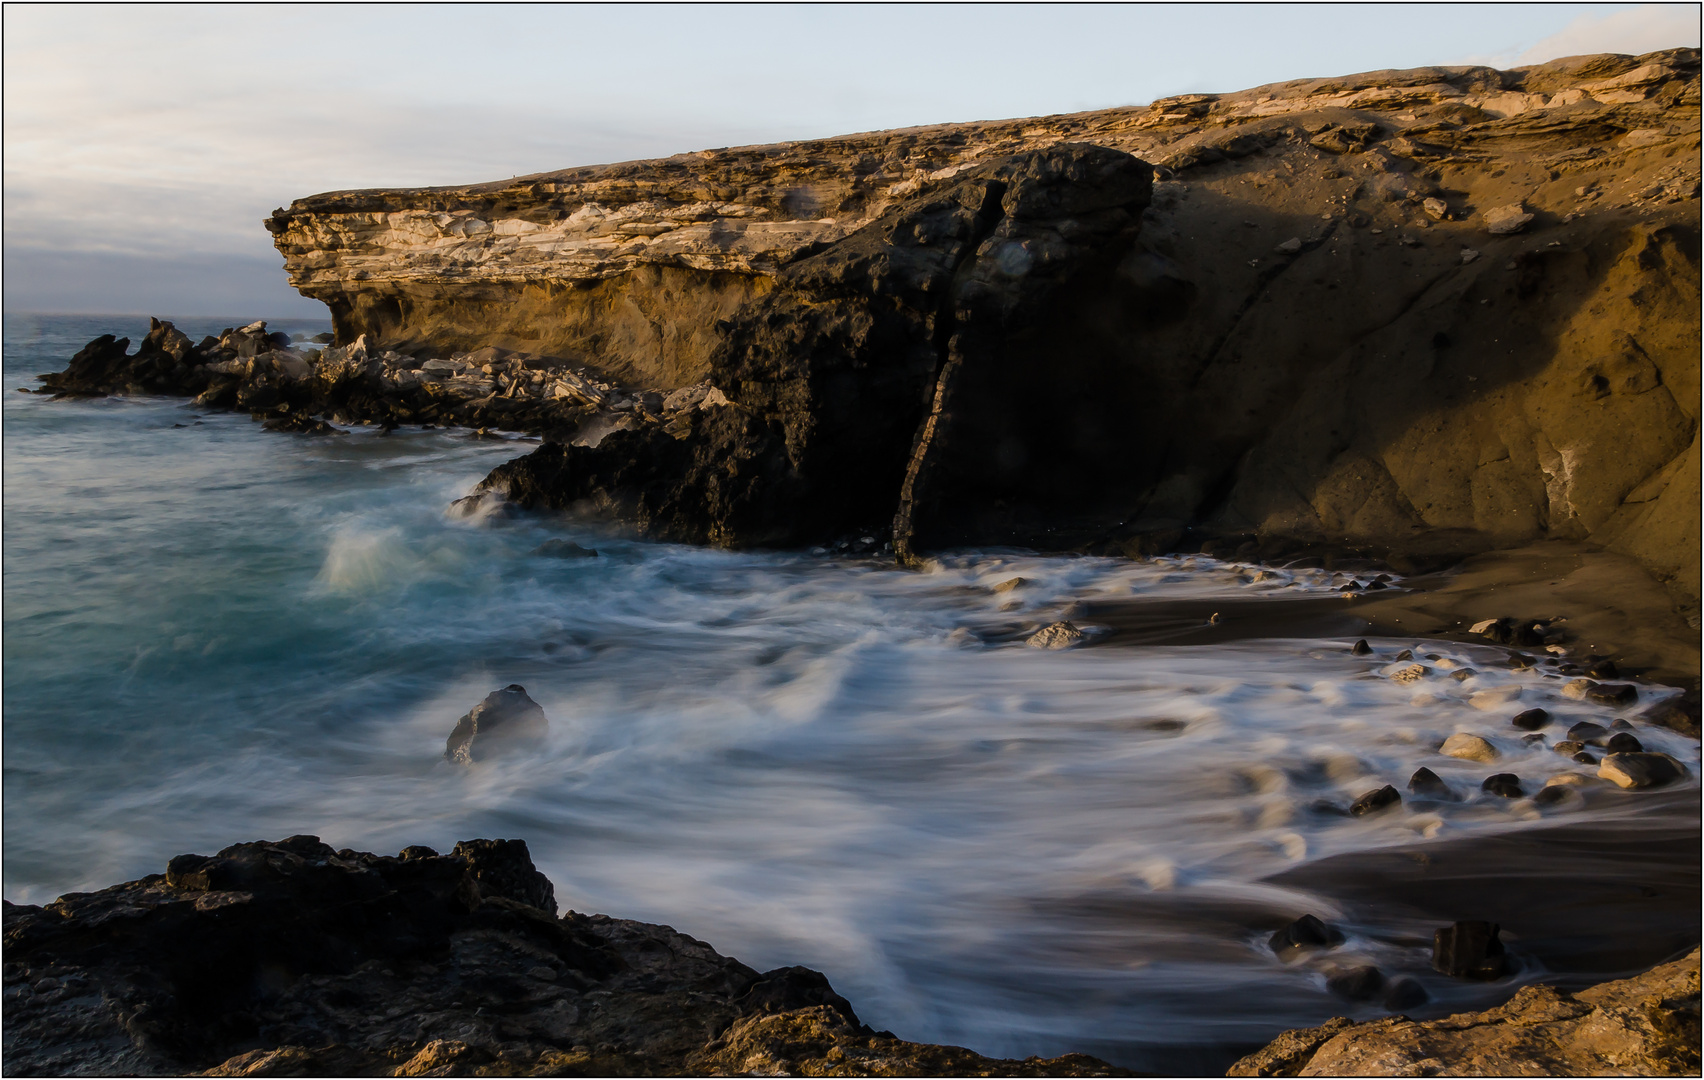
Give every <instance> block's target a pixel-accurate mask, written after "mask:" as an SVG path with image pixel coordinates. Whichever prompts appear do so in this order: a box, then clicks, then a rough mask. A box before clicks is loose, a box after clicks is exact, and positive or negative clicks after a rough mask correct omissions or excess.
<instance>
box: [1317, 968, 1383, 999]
mask: <svg viewBox="0 0 1704 1080" xmlns="http://www.w3.org/2000/svg"><path fill="white" fill-rule="evenodd" d="M1325 988H1326V989H1327V990H1329V991H1331V992H1332V993H1333V994H1336V995H1337V996H1338V997H1340V998H1343V999H1344V1000H1345V1001H1372V1000H1374V999H1375V998H1378V997H1379V996H1381V995H1382V993H1383V991H1384V988H1385V977H1384V972H1382V971H1380V970H1379V969H1378V968H1376V967H1373V966H1372V965H1371V964H1359V965H1357V966H1355V967H1352V968H1345V969H1344V970H1342V971H1339V972H1337V973H1336V974H1334V975H1330V976H1327V977H1326V980H1325Z"/></svg>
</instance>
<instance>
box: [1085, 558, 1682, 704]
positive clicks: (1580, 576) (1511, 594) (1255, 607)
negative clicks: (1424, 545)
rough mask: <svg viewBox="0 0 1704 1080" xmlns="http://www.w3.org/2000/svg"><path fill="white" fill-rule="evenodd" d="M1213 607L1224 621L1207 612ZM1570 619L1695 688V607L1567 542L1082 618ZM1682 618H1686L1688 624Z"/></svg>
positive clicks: (1180, 628) (1165, 631)
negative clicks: (1346, 589) (1307, 590)
mask: <svg viewBox="0 0 1704 1080" xmlns="http://www.w3.org/2000/svg"><path fill="white" fill-rule="evenodd" d="M1215 613H1217V614H1218V615H1219V616H1220V621H1219V622H1218V623H1217V624H1212V623H1210V622H1209V619H1210V618H1211V617H1212V616H1213V615H1214V614H1215ZM1558 616H1560V617H1563V618H1565V619H1567V622H1566V623H1565V624H1564V629H1565V631H1566V633H1567V635H1568V640H1567V648H1568V649H1569V651H1570V652H1572V653H1577V654H1580V655H1585V654H1587V653H1597V654H1599V655H1602V656H1608V657H1609V658H1610V659H1612V660H1614V661H1615V662H1616V664H1617V666H1618V667H1620V668H1621V670H1622V671H1623V672H1624V673H1625V674H1627V675H1632V676H1637V677H1640V678H1644V679H1650V680H1652V681H1654V682H1660V683H1665V684H1667V685H1670V686H1679V687H1684V688H1687V689H1696V688H1697V687H1698V685H1699V659H1700V658H1699V631H1698V629H1697V628H1696V620H1697V611H1696V608H1695V607H1689V606H1688V604H1687V603H1686V601H1685V599H1684V598H1679V597H1676V596H1675V595H1674V594H1672V593H1670V592H1669V591H1668V590H1666V589H1665V588H1664V587H1663V586H1662V585H1661V584H1659V583H1658V582H1656V581H1655V580H1653V579H1652V578H1651V576H1650V575H1649V574H1647V573H1646V572H1645V570H1644V568H1643V567H1641V566H1640V565H1639V564H1638V563H1637V562H1636V561H1634V560H1633V559H1630V558H1627V557H1626V556H1624V555H1615V554H1612V553H1610V552H1606V551H1593V550H1591V549H1589V548H1587V547H1585V546H1584V545H1581V544H1574V543H1569V542H1566V541H1546V542H1544V543H1539V544H1532V545H1529V546H1527V547H1523V548H1516V549H1512V550H1509V551H1495V552H1489V553H1486V554H1484V555H1475V556H1473V557H1471V558H1468V559H1466V560H1464V561H1463V562H1461V563H1460V564H1458V565H1456V566H1455V567H1452V568H1451V569H1448V570H1444V571H1440V572H1436V573H1430V574H1424V575H1420V576H1416V577H1410V578H1406V579H1404V580H1403V581H1402V588H1401V589H1392V590H1385V591H1378V592H1369V593H1355V594H1348V595H1347V596H1335V597H1320V598H1306V599H1293V600H1292V599H1281V598H1275V599H1267V598H1250V599H1247V600H1241V599H1236V600H1222V601H1212V600H1199V601H1198V600H1189V601H1175V602H1174V601H1144V600H1141V599H1132V600H1115V601H1096V602H1091V603H1089V604H1087V605H1085V607H1084V614H1083V618H1084V619H1085V620H1087V621H1089V622H1093V623H1098V624H1101V625H1104V626H1108V627H1110V628H1111V629H1112V633H1111V634H1110V635H1109V636H1108V637H1106V638H1103V639H1102V641H1103V643H1104V644H1106V645H1215V644H1222V643H1224V642H1227V641H1236V640H1240V639H1244V638H1259V637H1365V636H1369V635H1379V636H1384V637H1430V638H1443V639H1446V640H1455V641H1473V642H1478V643H1480V644H1484V643H1485V641H1484V639H1483V638H1479V637H1476V636H1474V635H1473V634H1470V633H1469V632H1468V630H1469V628H1470V627H1471V626H1472V625H1473V624H1474V623H1476V622H1479V621H1480V620H1482V619H1498V618H1504V617H1510V618H1517V619H1554V618H1556V617H1558ZM1688 618H1691V619H1692V620H1694V622H1693V624H1689V623H1688V621H1687V620H1688Z"/></svg>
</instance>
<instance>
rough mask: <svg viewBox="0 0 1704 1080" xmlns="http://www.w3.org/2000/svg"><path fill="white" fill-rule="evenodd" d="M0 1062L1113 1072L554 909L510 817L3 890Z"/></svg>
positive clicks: (152, 1068) (490, 1071)
mask: <svg viewBox="0 0 1704 1080" xmlns="http://www.w3.org/2000/svg"><path fill="white" fill-rule="evenodd" d="M5 947H6V951H5V997H6V1025H5V1030H4V1038H5V1048H4V1067H5V1071H6V1073H7V1074H8V1075H11V1076H23V1075H32V1076H65V1075H127V1076H175V1075H186V1074H192V1073H193V1074H197V1075H210V1076H332V1075H342V1076H668V1075H710V1076H743V1075H749V1074H752V1073H754V1072H756V1073H760V1074H762V1075H810V1076H1128V1075H1130V1073H1129V1072H1127V1071H1126V1070H1122V1069H1116V1068H1113V1067H1111V1066H1109V1065H1107V1064H1106V1063H1105V1062H1102V1061H1098V1060H1096V1059H1094V1058H1091V1057H1088V1056H1086V1055H1081V1054H1067V1055H1065V1056H1063V1057H1057V1058H1049V1059H1042V1058H1028V1059H1025V1060H1022V1061H1015V1060H1013V1061H1008V1060H999V1059H991V1058H985V1057H982V1056H980V1055H978V1054H975V1053H973V1052H971V1051H969V1050H965V1049H963V1048H960V1047H953V1046H932V1045H927V1044H921V1043H912V1042H906V1041H905V1040H903V1039H899V1038H897V1037H895V1036H894V1035H893V1034H892V1033H891V1032H886V1031H874V1030H872V1029H871V1028H869V1027H868V1026H867V1025H865V1024H863V1023H862V1022H860V1021H859V1019H858V1016H857V1014H856V1013H855V1012H854V1011H853V1008H852V1005H851V1004H850V1003H848V1002H847V1001H846V999H845V998H843V997H841V996H840V995H838V994H836V993H835V992H834V990H833V988H832V987H831V986H830V985H829V982H828V980H827V979H826V978H824V977H823V975H822V974H821V973H819V972H816V971H812V970H810V969H808V968H801V967H787V968H778V969H776V970H773V971H768V972H761V973H760V972H757V971H755V970H753V969H751V968H749V967H746V966H745V965H744V964H741V963H740V962H739V961H737V960H733V959H730V958H728V957H724V956H721V955H720V954H718V953H717V952H716V951H715V950H714V949H713V948H712V947H711V946H709V945H707V944H705V943H704V942H702V941H698V940H696V939H694V938H691V937H688V936H686V935H684V934H680V933H677V932H676V931H675V930H673V929H672V928H670V927H667V926H655V925H650V924H647V923H638V922H633V921H630V920H625V919H615V918H610V917H607V916H603V915H582V914H579V913H577V912H572V911H571V912H568V913H566V914H563V915H561V916H560V917H558V914H557V907H556V899H555V890H554V888H553V886H552V885H551V883H550V881H549V880H548V879H546V878H545V877H544V875H543V874H540V873H539V872H538V871H537V870H536V869H534V867H533V864H532V860H531V859H530V857H529V856H528V853H527V847H526V844H525V843H524V842H523V841H519V840H471V841H467V842H464V843H460V844H457V845H456V847H455V849H454V851H452V852H451V853H449V854H446V855H441V854H439V853H437V852H435V851H432V850H430V849H428V848H423V847H410V848H406V849H404V850H403V851H402V852H401V854H399V855H396V856H381V855H373V854H369V853H366V852H358V851H351V850H342V851H337V850H333V849H332V848H331V847H329V846H327V845H325V844H322V843H320V842H319V840H318V838H317V837H312V836H294V837H290V838H288V839H285V840H280V841H277V842H254V843H246V844H236V845H233V846H232V847H228V848H225V849H224V850H222V851H220V852H219V853H218V854H217V855H214V856H211V857H209V856H201V855H180V856H178V857H176V858H174V859H172V860H171V862H170V863H169V864H168V865H167V867H166V870H165V873H163V874H150V875H148V876H147V877H144V878H142V879H140V880H137V881H132V882H127V883H125V884H122V885H115V886H113V887H112V888H109V889H103V890H101V891H100V892H95V893H71V894H68V895H66V896H63V897H60V898H59V899H58V900H56V901H54V902H53V903H51V904H48V905H46V906H45V907H36V906H28V905H25V906H20V905H15V904H12V903H10V902H8V903H6V905H5Z"/></svg>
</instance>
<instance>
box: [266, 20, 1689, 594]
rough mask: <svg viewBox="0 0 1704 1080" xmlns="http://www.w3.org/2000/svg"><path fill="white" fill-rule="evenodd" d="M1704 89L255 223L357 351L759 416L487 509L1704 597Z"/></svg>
mask: <svg viewBox="0 0 1704 1080" xmlns="http://www.w3.org/2000/svg"><path fill="white" fill-rule="evenodd" d="M1698 68H1699V65H1698V53H1697V51H1696V50H1671V51H1667V52H1662V53H1653V54H1649V55H1646V56H1641V57H1627V56H1613V55H1602V56H1589V57H1576V58H1571V59H1568V60H1561V61H1556V62H1553V63H1550V64H1545V65H1541V66H1538V67H1533V68H1525V69H1518V70H1515V71H1496V70H1492V69H1488V68H1426V69H1418V70H1413V71H1400V72H1374V73H1370V74H1365V75H1358V76H1350V77H1346V78H1339V79H1313V80H1301V81H1296V82H1290V83H1283V84H1278V85H1273V86H1267V87H1261V88H1258V89H1255V90H1249V91H1243V92H1241V93H1235V94H1225V95H1187V96H1184V97H1180V98H1173V99H1167V100H1163V101H1159V102H1155V103H1154V104H1153V105H1152V106H1150V107H1146V108H1129V109H1115V110H1106V111H1101V112H1094V113H1084V114H1077V115H1073V116H1062V117H1048V118H1041V119H1032V120H1023V121H1011V122H1001V123H981V124H961V125H944V126H939V127H930V128H918V129H910V130H906V131H895V132H879V133H874V134H869V135H859V136H849V137H845V138H838V139H828V140H820V141H813V142H806V143H793V144H785V145H779V146H771V147H754V148H740V149H733V150H716V151H706V152H703V153H699V154H691V155H681V156H678V157H675V158H669V159H666V160H662V161H653V162H637V163H629V164H624V165H613V166H601V167H596V168H587V169H577V170H569V171H564V172H556V173H545V174H539V175H536V176H530V177H523V178H519V179H517V180H514V181H510V182H505V183H498V184H488V185H480V186H475V187H465V188H435V189H407V190H393V191H365V192H342V193H334V194H329V195H321V196H315V197H313V198H309V199H303V200H299V201H297V202H296V203H294V204H293V205H292V206H291V208H290V209H289V210H281V211H279V212H277V213H276V214H274V215H273V217H272V218H271V219H270V221H269V222H268V227H269V228H270V229H271V230H272V231H273V233H274V235H275V238H276V241H277V244H278V247H279V249H280V251H282V252H283V253H284V255H285V258H286V262H287V265H288V268H289V271H290V274H291V279H292V281H293V282H294V283H295V284H296V285H297V286H298V288H300V289H301V290H302V291H303V292H304V293H305V294H307V295H309V296H314V297H317V298H319V299H322V300H324V301H325V302H326V303H327V304H329V305H330V307H331V309H332V312H333V315H334V318H335V320H336V323H337V327H338V334H339V342H340V344H343V343H348V342H351V341H353V339H354V338H355V337H356V336H357V335H360V334H365V335H367V340H368V343H369V344H370V345H372V346H373V347H375V348H387V349H394V350H397V351H399V352H404V353H412V354H414V355H416V356H420V355H426V354H428V353H430V354H432V355H444V354H448V353H450V352H453V351H463V350H467V349H471V348H473V347H475V346H482V345H496V346H500V347H503V348H510V349H520V350H525V351H527V352H529V353H530V354H541V355H546V356H553V357H560V358H563V359H565V360H566V361H569V362H572V363H576V364H583V365H586V366H588V367H590V368H592V369H595V370H596V371H598V372H601V373H603V374H604V375H605V376H607V377H608V378H611V379H615V380H619V381H621V382H623V383H625V384H627V385H630V386H633V387H638V388H654V389H659V390H668V389H672V388H676V387H681V386H686V385H688V384H691V383H696V382H699V381H701V380H706V379H708V380H709V381H711V382H713V383H715V385H716V386H717V387H718V388H719V389H720V390H721V391H722V392H723V393H725V394H726V396H727V397H728V398H729V399H730V400H731V402H732V405H731V406H730V407H722V408H717V409H713V410H707V411H704V412H701V413H698V414H696V419H694V420H693V421H692V423H691V424H677V425H673V426H672V428H669V429H667V430H665V429H664V427H663V426H660V425H657V426H650V427H645V426H641V427H640V428H638V429H637V430H634V431H630V432H623V433H619V434H618V435H616V436H612V437H610V438H609V439H606V440H604V441H603V442H602V443H600V444H599V445H598V446H597V447H595V448H593V447H583V446H582V447H576V446H567V445H551V446H547V447H546V448H545V449H544V450H541V451H540V452H539V453H538V454H537V455H535V456H534V457H533V458H531V459H523V460H522V461H521V462H517V463H513V464H512V465H511V466H508V467H505V469H504V470H500V471H499V473H498V474H494V476H493V477H492V478H491V480H489V481H488V485H489V486H490V487H492V488H494V489H497V490H502V491H506V492H507V493H508V494H509V496H510V497H511V498H514V499H516V500H517V501H522V502H529V503H533V504H536V505H547V506H555V507H563V508H569V507H578V506H592V507H599V508H602V509H604V510H605V511H609V512H614V513H617V514H620V515H623V516H625V517H627V518H628V519H629V520H632V521H634V522H636V523H637V524H639V525H641V526H642V527H644V528H646V529H649V530H650V531H652V532H655V533H657V534H660V535H665V536H672V537H677V538H681V539H690V540H709V541H713V542H718V543H728V544H750V543H791V542H799V541H803V540H813V539H818V538H820V537H823V536H825V535H828V534H831V533H832V532H833V531H834V530H838V529H848V528H859V529H862V528H865V527H867V526H869V525H871V524H873V523H885V522H886V521H889V520H892V521H893V522H894V529H895V532H894V542H895V545H896V547H898V548H899V549H900V550H901V551H902V553H903V552H906V551H919V550H926V549H928V548H931V547H940V546H946V545H952V544H959V543H999V542H1020V543H1028V544H1035V545H1038V546H1051V547H1059V546H1076V545H1082V544H1084V543H1094V544H1099V545H1103V546H1108V545H1110V546H1113V547H1122V548H1124V549H1125V550H1135V551H1141V550H1154V549H1157V548H1166V547H1179V546H1184V545H1187V546H1200V545H1201V544H1202V542H1203V540H1205V541H1206V543H1207V545H1208V546H1209V548H1214V547H1215V546H1217V547H1218V548H1222V549H1223V550H1224V551H1225V552H1226V553H1236V554H1237V555H1239V557H1245V558H1246V557H1253V556H1255V555H1259V554H1262V553H1266V554H1271V553H1272V552H1274V551H1278V550H1282V549H1283V547H1284V545H1287V544H1295V543H1305V542H1322V541H1323V542H1329V543H1334V544H1350V545H1360V546H1364V547H1367V548H1370V549H1374V550H1376V551H1378V552H1381V553H1404V552H1466V551H1475V550H1486V549H1490V548H1495V547H1500V546H1509V545H1513V544H1517V543H1522V542H1525V541H1529V540H1532V539H1537V538H1544V537H1567V538H1570V539H1585V540H1588V541H1591V542H1593V543H1595V544H1599V545H1603V546H1607V547H1609V548H1611V549H1614V550H1617V551H1622V552H1625V553H1628V554H1632V555H1635V556H1637V557H1638V558H1640V559H1642V560H1643V561H1644V562H1645V563H1646V564H1647V565H1648V566H1649V567H1651V568H1652V570H1653V571H1654V572H1656V573H1657V574H1658V575H1659V576H1660V577H1662V578H1664V579H1665V580H1667V581H1669V582H1670V583H1671V584H1672V585H1674V586H1675V587H1676V591H1677V592H1678V593H1679V594H1680V595H1681V596H1682V597H1684V598H1687V599H1688V601H1689V602H1690V603H1691V604H1693V605H1696V600H1697V596H1698V587H1699V581H1698V563H1697V559H1696V552H1697V550H1698V505H1699V500H1698V496H1699V464H1698V452H1697V446H1696V442H1695V435H1696V427H1697V411H1698V404H1699V374H1698V370H1699V369H1698V339H1699V329H1700V328H1699V315H1698V311H1699V276H1698V275H1699V267H1698V258H1699V171H1700V163H1699V136H1698V121H1699V81H1698ZM1131 155H1133V157H1132V156H1131ZM1137 161H1140V162H1142V163H1145V164H1147V165H1152V167H1153V168H1152V177H1153V180H1154V182H1153V184H1152V186H1151V190H1150V189H1149V188H1148V185H1146V184H1145V183H1142V182H1138V181H1137V180H1136V179H1134V173H1137V172H1139V173H1141V174H1142V178H1143V180H1145V179H1146V177H1147V174H1148V170H1147V169H1146V168H1145V167H1143V166H1139V165H1137V164H1136V162H1137ZM1133 171H1134V172H1133ZM1025 192H1030V193H1033V199H1032V201H1030V202H1026V201H1025V200H1026V198H1028V197H1029V196H1026V194H1025ZM1126 218H1128V219H1129V220H1126ZM1132 226H1135V227H1134V228H1133V227H1132Z"/></svg>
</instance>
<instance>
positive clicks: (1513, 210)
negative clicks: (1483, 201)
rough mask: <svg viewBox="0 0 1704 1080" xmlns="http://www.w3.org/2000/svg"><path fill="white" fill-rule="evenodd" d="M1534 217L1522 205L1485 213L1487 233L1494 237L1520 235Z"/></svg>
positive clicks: (1518, 204) (1512, 204) (1512, 205)
mask: <svg viewBox="0 0 1704 1080" xmlns="http://www.w3.org/2000/svg"><path fill="white" fill-rule="evenodd" d="M1532 218H1533V215H1532V214H1530V213H1528V212H1527V210H1526V207H1524V206H1522V205H1521V204H1520V203H1510V204H1509V205H1508V206H1499V207H1496V208H1495V209H1492V210H1487V211H1485V214H1484V221H1485V231H1486V232H1488V233H1491V234H1492V235H1494V236H1507V235H1509V234H1511V233H1518V232H1520V231H1521V230H1522V229H1524V228H1526V227H1527V224H1528V223H1529V222H1530V221H1532Z"/></svg>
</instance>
